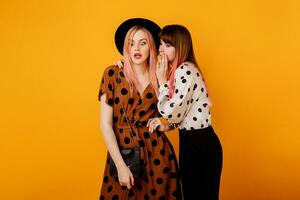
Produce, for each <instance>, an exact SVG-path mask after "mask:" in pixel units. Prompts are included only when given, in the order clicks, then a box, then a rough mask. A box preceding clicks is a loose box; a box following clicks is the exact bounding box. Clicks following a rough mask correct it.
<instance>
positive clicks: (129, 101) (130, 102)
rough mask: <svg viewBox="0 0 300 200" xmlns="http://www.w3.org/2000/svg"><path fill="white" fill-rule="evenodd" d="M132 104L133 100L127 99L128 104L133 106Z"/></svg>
mask: <svg viewBox="0 0 300 200" xmlns="http://www.w3.org/2000/svg"><path fill="white" fill-rule="evenodd" d="M133 103H134V98H132V97H130V98H129V99H128V104H130V105H133Z"/></svg>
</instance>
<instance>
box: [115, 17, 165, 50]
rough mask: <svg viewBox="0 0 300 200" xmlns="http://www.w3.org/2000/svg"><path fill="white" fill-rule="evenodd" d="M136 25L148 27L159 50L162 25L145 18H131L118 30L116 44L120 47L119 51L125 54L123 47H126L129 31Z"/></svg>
mask: <svg viewBox="0 0 300 200" xmlns="http://www.w3.org/2000/svg"><path fill="white" fill-rule="evenodd" d="M134 26H141V27H143V28H145V29H147V30H148V31H149V32H150V33H151V35H152V37H153V39H154V42H155V45H156V49H157V50H158V48H159V42H160V41H159V37H158V34H159V32H160V30H161V29H160V27H159V26H158V25H157V24H156V23H154V22H153V21H151V20H148V19H144V18H131V19H128V20H126V21H124V22H123V23H122V24H121V25H120V26H119V27H118V29H117V30H116V33H115V44H116V47H117V49H118V51H119V52H120V53H121V54H122V55H123V47H124V40H125V36H126V34H127V32H128V31H129V29H131V28H132V27H134Z"/></svg>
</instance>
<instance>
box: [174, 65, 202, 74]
mask: <svg viewBox="0 0 300 200" xmlns="http://www.w3.org/2000/svg"><path fill="white" fill-rule="evenodd" d="M198 71H199V70H198V68H197V66H196V65H195V64H194V63H192V62H183V63H182V64H181V65H179V66H178V67H177V69H176V71H175V75H178V76H179V75H180V76H182V75H190V74H192V72H195V73H197V72H198Z"/></svg>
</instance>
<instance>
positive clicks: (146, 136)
mask: <svg viewBox="0 0 300 200" xmlns="http://www.w3.org/2000/svg"><path fill="white" fill-rule="evenodd" d="M149 137H150V134H149V132H147V131H146V132H144V138H145V139H148V138H149Z"/></svg>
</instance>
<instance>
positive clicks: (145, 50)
mask: <svg viewBox="0 0 300 200" xmlns="http://www.w3.org/2000/svg"><path fill="white" fill-rule="evenodd" d="M129 46H130V57H131V60H132V62H133V63H134V64H136V65H140V64H144V63H145V62H147V59H148V57H149V54H150V48H149V42H148V40H147V35H146V33H145V32H144V31H142V30H138V31H137V32H136V33H135V34H134V35H133V37H132V40H130V41H129Z"/></svg>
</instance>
